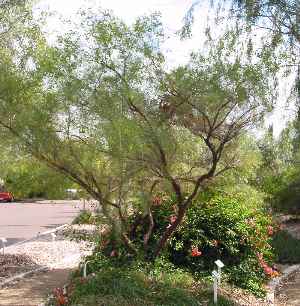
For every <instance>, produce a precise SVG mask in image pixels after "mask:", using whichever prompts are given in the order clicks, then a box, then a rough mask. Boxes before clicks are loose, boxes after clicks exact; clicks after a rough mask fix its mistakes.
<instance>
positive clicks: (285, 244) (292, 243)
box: [272, 230, 300, 264]
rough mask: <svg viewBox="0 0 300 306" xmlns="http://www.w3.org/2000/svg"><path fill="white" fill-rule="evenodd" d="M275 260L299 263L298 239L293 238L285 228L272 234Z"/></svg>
mask: <svg viewBox="0 0 300 306" xmlns="http://www.w3.org/2000/svg"><path fill="white" fill-rule="evenodd" d="M272 246H273V248H274V252H275V256H276V260H277V261H278V262H279V263H282V264H298V263H300V240H299V239H296V238H294V237H293V236H292V235H291V234H289V232H288V231H286V230H281V231H279V232H277V233H276V234H275V235H274V239H273V241H272Z"/></svg>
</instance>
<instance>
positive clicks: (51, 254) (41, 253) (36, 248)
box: [6, 240, 91, 269]
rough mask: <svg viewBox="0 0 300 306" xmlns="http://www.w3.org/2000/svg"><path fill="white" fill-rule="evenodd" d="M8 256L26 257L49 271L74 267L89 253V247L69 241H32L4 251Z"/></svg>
mask: <svg viewBox="0 0 300 306" xmlns="http://www.w3.org/2000/svg"><path fill="white" fill-rule="evenodd" d="M6 252H7V253H9V254H24V255H27V256H28V257H29V258H30V259H31V260H32V261H33V262H35V263H36V264H38V265H40V266H47V267H49V268H51V269H64V268H74V267H76V266H77V265H78V264H79V262H80V260H81V258H82V257H83V256H86V255H89V254H90V253H91V245H90V244H88V243H86V242H75V241H69V240H59V241H32V242H27V243H24V244H21V245H17V246H11V247H10V248H7V250H6Z"/></svg>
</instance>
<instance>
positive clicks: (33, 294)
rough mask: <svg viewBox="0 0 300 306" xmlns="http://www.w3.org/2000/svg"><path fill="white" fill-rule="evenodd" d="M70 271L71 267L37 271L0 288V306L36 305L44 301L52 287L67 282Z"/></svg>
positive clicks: (60, 285)
mask: <svg viewBox="0 0 300 306" xmlns="http://www.w3.org/2000/svg"><path fill="white" fill-rule="evenodd" d="M71 271H72V269H54V270H50V271H47V272H39V273H38V274H36V275H33V276H31V277H28V278H24V279H21V280H19V281H18V282H17V283H15V284H13V285H11V286H10V287H7V288H3V289H0V306H38V305H40V304H42V303H43V302H45V299H46V298H47V296H48V295H49V294H51V293H52V292H53V289H55V288H57V287H62V286H63V285H65V284H66V283H67V281H68V278H69V274H70V272H71Z"/></svg>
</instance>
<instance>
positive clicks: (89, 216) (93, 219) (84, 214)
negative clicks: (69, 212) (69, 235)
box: [72, 210, 99, 224]
mask: <svg viewBox="0 0 300 306" xmlns="http://www.w3.org/2000/svg"><path fill="white" fill-rule="evenodd" d="M98 221H99V220H98V218H97V216H95V215H94V214H93V213H92V212H91V211H89V210H84V211H81V212H80V214H79V215H78V216H77V217H76V218H75V219H74V220H73V222H72V224H96V223H98Z"/></svg>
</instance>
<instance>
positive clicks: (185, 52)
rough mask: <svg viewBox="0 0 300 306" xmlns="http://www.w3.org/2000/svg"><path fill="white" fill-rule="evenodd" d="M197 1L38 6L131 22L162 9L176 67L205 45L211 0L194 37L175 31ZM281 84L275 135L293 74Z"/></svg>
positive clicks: (46, 2) (58, 28)
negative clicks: (93, 11) (99, 12)
mask: <svg viewBox="0 0 300 306" xmlns="http://www.w3.org/2000/svg"><path fill="white" fill-rule="evenodd" d="M194 2H195V0H41V1H40V2H39V3H38V5H37V6H36V10H37V11H38V10H39V9H42V10H49V11H56V12H57V13H58V14H59V15H61V16H62V17H63V18H65V19H71V20H74V18H76V17H75V14H76V12H77V11H78V10H79V9H82V8H85V7H95V6H100V7H102V8H103V9H109V10H112V11H113V13H114V14H115V15H117V16H118V17H120V18H122V19H123V20H124V21H125V22H128V23H131V22H132V21H134V19H135V18H137V17H139V16H141V15H146V14H150V13H152V12H160V13H161V16H162V22H163V25H164V28H165V29H166V34H167V37H168V38H167V40H166V42H165V44H164V46H163V52H164V54H165V56H166V59H167V63H168V66H169V67H175V66H177V65H179V64H183V63H186V62H187V60H188V57H189V54H190V52H191V51H192V50H197V49H199V48H201V47H203V42H204V40H205V38H204V29H205V25H206V24H207V18H210V19H212V13H211V9H210V8H209V5H208V4H207V5H202V6H201V7H200V6H198V7H196V9H195V15H194V17H195V24H194V27H193V36H192V39H189V40H185V41H181V40H180V39H179V37H178V35H176V31H178V30H179V29H180V28H181V27H182V25H183V18H184V16H185V14H186V12H187V11H188V9H189V8H190V7H191V5H192V4H193V3H194ZM203 2H205V1H203ZM207 3H209V1H207ZM64 27H65V26H64V25H63V24H62V23H60V21H59V20H58V18H57V17H56V16H54V17H52V18H50V19H49V20H48V24H47V28H48V30H47V31H49V32H57V33H61V32H63V31H64V30H66V29H64ZM280 84H281V85H280V86H281V88H280V97H279V100H278V103H277V106H276V108H275V111H274V112H273V114H271V115H270V116H269V117H268V118H267V120H266V125H269V124H273V127H274V134H275V136H278V135H279V133H280V132H281V130H282V129H283V127H284V126H285V124H286V122H287V121H288V120H290V119H291V117H292V114H293V112H294V110H293V109H292V108H291V107H289V109H287V108H286V103H285V101H286V97H287V95H288V93H289V91H290V86H289V84H292V77H291V79H284V78H282V79H281V82H280Z"/></svg>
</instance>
